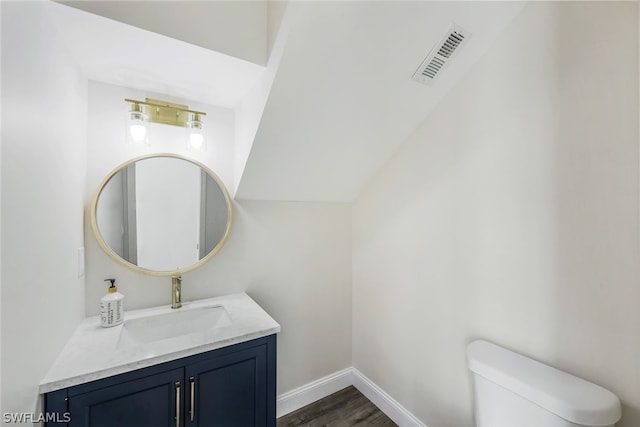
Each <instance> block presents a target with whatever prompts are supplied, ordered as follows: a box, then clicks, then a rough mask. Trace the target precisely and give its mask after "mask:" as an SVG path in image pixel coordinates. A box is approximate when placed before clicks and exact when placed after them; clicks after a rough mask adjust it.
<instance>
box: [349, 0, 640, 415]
mask: <svg viewBox="0 0 640 427" xmlns="http://www.w3.org/2000/svg"><path fill="white" fill-rule="evenodd" d="M637 7H638V6H637V3H624V2H611V3H606V2H603V3H599V2H580V3H578V2H557V3H550V2H549V3H547V2H534V3H532V4H529V5H527V6H526V7H525V9H524V10H523V12H522V13H521V14H520V15H519V16H518V17H517V18H516V20H515V21H514V22H513V23H512V24H511V25H510V27H509V28H508V29H507V31H506V32H505V33H504V34H503V35H502V36H501V37H500V39H499V41H498V42H497V43H496V44H495V45H494V46H493V47H492V49H491V50H490V51H489V52H488V53H487V54H486V55H485V56H484V57H483V59H482V60H481V61H480V62H479V63H478V64H476V66H475V67H474V68H473V69H471V70H470V73H469V74H468V75H467V76H466V77H465V78H464V79H463V80H462V81H461V82H460V83H459V85H458V86H457V87H455V88H454V89H453V90H452V91H451V92H450V93H449V95H448V96H447V97H446V98H445V100H444V101H443V103H442V104H441V105H440V106H439V107H438V108H437V109H436V110H435V111H434V113H433V114H432V115H431V116H430V117H429V118H428V119H427V120H426V121H425V122H424V123H423V124H422V125H421V126H420V127H419V128H418V129H417V130H416V131H415V132H414V134H413V135H412V136H411V137H410V139H409V140H408V141H407V142H406V143H405V145H404V146H403V148H402V150H400V152H399V153H397V155H396V156H395V157H394V159H393V160H392V161H391V162H390V163H389V164H388V165H387V166H386V167H385V168H384V170H382V171H381V173H380V174H379V175H378V176H377V178H376V179H375V180H374V181H373V182H372V183H371V184H370V185H369V186H368V188H367V189H366V191H365V192H364V193H363V194H362V195H361V197H360V198H359V199H358V200H357V202H356V203H355V205H354V208H353V209H354V213H353V221H354V230H353V233H354V234H353V302H354V304H353V360H354V366H355V367H356V368H357V369H359V370H360V371H362V372H363V373H364V374H365V375H367V376H368V377H369V378H371V379H372V380H373V381H374V382H376V383H377V384H378V385H379V386H381V387H382V388H383V389H384V390H385V391H386V392H388V393H389V394H390V395H391V396H393V397H394V398H395V399H397V400H398V401H399V402H400V403H401V404H403V405H404V406H405V407H407V408H408V409H409V410H410V411H412V412H413V413H414V414H415V415H416V416H418V417H419V418H420V419H421V420H422V421H423V422H425V423H426V424H427V425H429V426H430V427H442V426H471V425H472V409H471V401H472V400H471V397H472V396H471V378H470V375H469V373H468V371H467V368H466V359H465V347H466V345H467V344H468V343H469V342H470V341H471V340H473V339H476V338H484V339H488V340H491V341H494V342H496V343H498V344H501V345H504V346H507V347H509V348H512V349H514V350H517V351H519V352H522V353H524V354H527V355H530V356H532V357H534V358H536V359H539V360H541V361H544V362H546V363H550V364H552V365H554V366H557V367H559V368H561V369H564V370H566V371H568V372H571V373H574V374H576V375H579V376H581V377H584V378H586V379H588V380H591V381H594V382H596V383H598V384H601V385H603V386H605V387H607V388H609V389H611V390H612V391H613V392H615V393H616V394H617V395H618V396H620V398H621V400H622V403H623V419H622V421H621V423H620V426H622V427H632V426H638V425H640V387H639V384H640V370H639V369H638V366H639V365H638V360H640V310H638V301H640V287H639V286H638V279H639V278H640V277H639V266H640V258H639V257H640V252H639V248H638V231H639V230H638V191H639V188H638V12H637Z"/></svg>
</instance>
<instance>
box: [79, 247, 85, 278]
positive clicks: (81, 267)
mask: <svg viewBox="0 0 640 427" xmlns="http://www.w3.org/2000/svg"><path fill="white" fill-rule="evenodd" d="M80 277H84V247H81V248H78V278H80Z"/></svg>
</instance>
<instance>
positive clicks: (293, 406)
mask: <svg viewBox="0 0 640 427" xmlns="http://www.w3.org/2000/svg"><path fill="white" fill-rule="evenodd" d="M350 385H352V386H354V387H355V388H357V389H358V391H360V393H362V394H363V395H365V396H366V398H367V399H369V400H370V401H371V402H373V404H374V405H376V406H377V407H378V408H380V410H381V411H382V412H384V413H385V414H386V415H387V416H388V417H389V418H391V419H392V420H393V422H395V423H396V424H398V426H400V427H427V426H426V425H425V424H424V423H423V422H421V421H420V420H419V419H418V418H416V417H415V415H413V414H412V413H411V412H409V411H408V410H407V409H406V408H405V407H404V406H402V405H401V404H399V403H398V402H396V401H395V400H394V399H393V398H392V397H391V396H389V395H388V394H387V393H386V392H385V391H384V390H382V389H381V388H380V387H378V386H377V385H376V384H375V383H374V382H373V381H371V380H370V379H369V378H367V377H366V376H364V374H363V373H362V372H360V371H358V370H357V369H356V368H347V369H343V370H342V371H338V372H335V373H333V374H331V375H327V376H326V377H324V378H320V379H319V380H316V381H313V382H310V383H309V384H305V385H303V386H302V387H298V388H296V389H294V390H291V391H289V392H287V393H284V394H281V395H280V396H278V401H277V404H276V405H277V406H276V415H277V417H281V416H283V415H286V414H288V413H290V412H293V411H295V410H297V409H300V408H302V407H303V406H306V405H308V404H310V403H313V402H315V401H316V400H320V399H322V398H323V397H327V396H329V395H330V394H332V393H335V392H336V391H339V390H342V389H343V388H345V387H348V386H350Z"/></svg>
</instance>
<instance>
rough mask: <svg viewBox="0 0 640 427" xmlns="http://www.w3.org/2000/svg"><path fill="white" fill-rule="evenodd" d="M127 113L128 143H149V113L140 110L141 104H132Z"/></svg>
mask: <svg viewBox="0 0 640 427" xmlns="http://www.w3.org/2000/svg"><path fill="white" fill-rule="evenodd" d="M131 108H132V109H131V111H129V112H128V113H127V123H126V132H127V135H126V137H127V143H128V144H134V145H149V129H148V127H147V123H146V120H147V115H146V114H144V113H142V112H141V111H138V109H139V106H136V105H134V106H132V107H131Z"/></svg>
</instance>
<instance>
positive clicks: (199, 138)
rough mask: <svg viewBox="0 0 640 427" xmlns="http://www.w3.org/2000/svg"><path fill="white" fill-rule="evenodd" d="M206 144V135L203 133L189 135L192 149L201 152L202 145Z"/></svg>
mask: <svg viewBox="0 0 640 427" xmlns="http://www.w3.org/2000/svg"><path fill="white" fill-rule="evenodd" d="M203 142H204V135H202V134H201V133H199V132H198V133H191V134H190V135H189V144H190V145H191V148H193V149H195V150H199V149H201V148H202V143H203Z"/></svg>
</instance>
